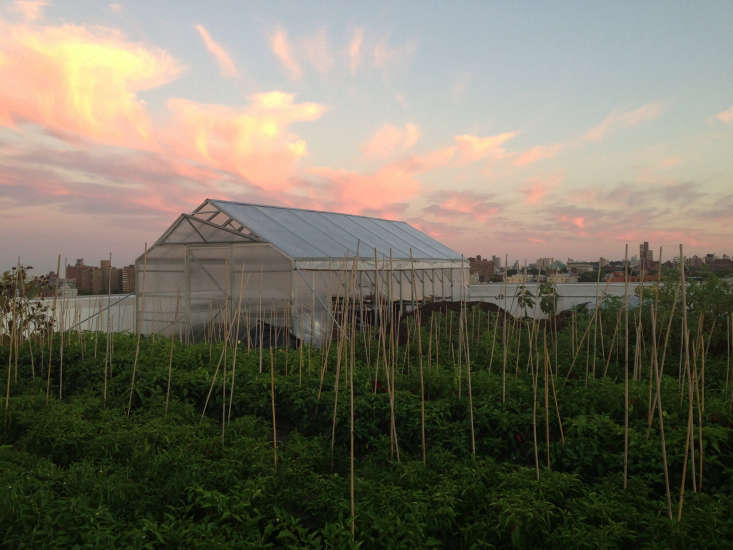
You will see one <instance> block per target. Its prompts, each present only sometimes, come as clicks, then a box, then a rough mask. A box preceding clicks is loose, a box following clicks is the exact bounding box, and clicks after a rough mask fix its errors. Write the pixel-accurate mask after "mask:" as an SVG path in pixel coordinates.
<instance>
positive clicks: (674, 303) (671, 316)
mask: <svg viewBox="0 0 733 550" xmlns="http://www.w3.org/2000/svg"><path fill="white" fill-rule="evenodd" d="M679 291H680V287H679V285H677V288H675V292H674V300H672V309H671V311H670V313H669V320H668V322H667V334H666V335H665V337H664V347H663V349H662V360H661V362H658V365H659V376H660V378H661V376H662V375H663V374H664V362H665V360H666V358H667V346H668V344H669V335H670V332H671V331H672V319H674V312H675V308H676V306H677V299H678V297H679ZM655 308H656V306H655ZM655 322H656V314H655ZM655 361H656V357H655ZM656 399H657V398H656V396H655V397H654V401H655V402H656ZM653 421H654V408H652V409H651V411H650V412H649V418H648V424H647V431H646V437H647V439H649V430H650V429H651V425H652V422H653Z"/></svg>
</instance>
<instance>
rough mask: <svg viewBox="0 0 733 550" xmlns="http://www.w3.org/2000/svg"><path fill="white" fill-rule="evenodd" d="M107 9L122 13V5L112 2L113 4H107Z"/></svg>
mask: <svg viewBox="0 0 733 550" xmlns="http://www.w3.org/2000/svg"><path fill="white" fill-rule="evenodd" d="M107 7H108V8H109V9H111V10H112V11H114V12H118V13H119V12H121V11H122V4H119V3H117V2H112V3H111V4H107Z"/></svg>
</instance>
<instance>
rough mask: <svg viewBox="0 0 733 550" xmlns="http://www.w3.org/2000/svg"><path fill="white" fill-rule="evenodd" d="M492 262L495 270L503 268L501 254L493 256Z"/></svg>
mask: <svg viewBox="0 0 733 550" xmlns="http://www.w3.org/2000/svg"><path fill="white" fill-rule="evenodd" d="M491 263H493V264H494V271H495V272H496V271H499V270H500V269H501V258H499V256H493V255H492V256H491Z"/></svg>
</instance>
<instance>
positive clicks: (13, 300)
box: [4, 260, 20, 430]
mask: <svg viewBox="0 0 733 550" xmlns="http://www.w3.org/2000/svg"><path fill="white" fill-rule="evenodd" d="M19 273H20V260H18V268H17V269H16V271H15V281H14V284H13V293H12V297H11V322H12V325H11V328H10V349H8V381H7V384H6V386H5V415H4V416H5V418H4V423H5V429H6V430H7V428H8V411H9V406H10V373H11V371H12V369H13V342H15V339H16V332H17V330H16V325H17V324H18V323H17V321H18V320H17V318H16V304H17V303H18V296H17V293H18V275H19ZM15 355H16V356H17V355H18V351H17V347H16V353H15Z"/></svg>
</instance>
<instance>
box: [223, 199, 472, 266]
mask: <svg viewBox="0 0 733 550" xmlns="http://www.w3.org/2000/svg"><path fill="white" fill-rule="evenodd" d="M210 202H211V204H213V205H214V206H216V207H217V208H218V209H220V210H221V211H223V212H224V213H226V214H227V215H228V216H230V217H231V218H233V219H234V220H236V221H237V222H239V223H241V224H242V225H244V226H245V227H247V228H249V229H250V230H251V231H253V232H254V233H255V234H256V235H257V236H259V237H261V238H262V239H263V240H265V241H268V242H270V243H272V244H273V245H274V246H276V247H277V248H278V249H280V250H281V251H282V252H284V253H285V254H287V255H288V256H290V257H291V258H294V259H298V258H344V257H353V256H354V255H355V254H356V250H357V247H358V248H359V255H360V256H361V257H366V258H368V257H371V256H372V255H373V254H374V249H375V248H376V249H377V254H378V255H379V256H380V257H383V256H389V251H390V249H392V257H393V258H399V259H407V258H409V257H410V249H412V255H413V257H414V258H415V259H434V260H460V259H461V255H460V254H458V253H457V252H455V251H454V250H451V249H450V248H448V247H447V246H445V245H443V244H441V243H439V242H438V241H436V240H435V239H433V238H431V237H429V236H428V235H426V234H425V233H423V232H421V231H418V230H417V229H415V228H414V227H412V226H411V225H409V224H408V223H405V222H400V221H391V220H383V219H380V218H370V217H367V216H355V215H350V214H337V213H334V212H319V211H316V210H302V209H299V208H283V207H279V206H262V205H257V204H247V203H239V202H229V201H220V200H211V201H210Z"/></svg>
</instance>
